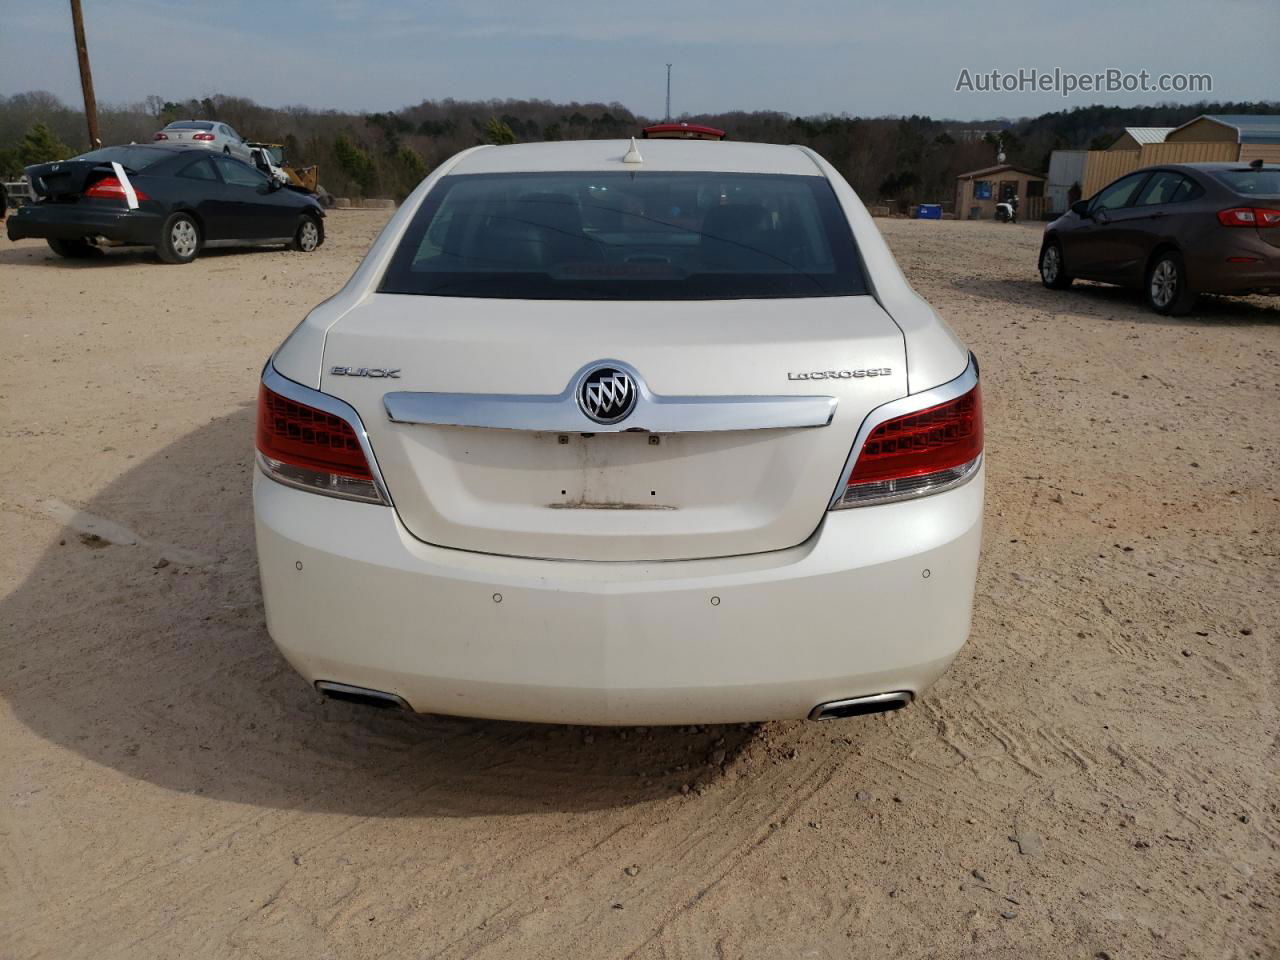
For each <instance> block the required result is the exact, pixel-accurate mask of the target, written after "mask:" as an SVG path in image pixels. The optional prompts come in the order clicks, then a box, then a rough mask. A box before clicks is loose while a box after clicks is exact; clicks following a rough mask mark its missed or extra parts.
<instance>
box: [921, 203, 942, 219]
mask: <svg viewBox="0 0 1280 960" xmlns="http://www.w3.org/2000/svg"><path fill="white" fill-rule="evenodd" d="M916 219H917V220H941V219H942V204H940V203H922V204H920V206H918V207H916Z"/></svg>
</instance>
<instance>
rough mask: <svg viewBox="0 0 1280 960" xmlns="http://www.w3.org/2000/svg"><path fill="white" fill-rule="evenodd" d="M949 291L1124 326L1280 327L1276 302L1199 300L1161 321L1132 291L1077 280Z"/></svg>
mask: <svg viewBox="0 0 1280 960" xmlns="http://www.w3.org/2000/svg"><path fill="white" fill-rule="evenodd" d="M952 286H953V288H954V289H956V290H957V291H961V292H963V293H966V294H968V295H970V296H979V297H983V298H985V299H989V300H993V301H996V302H999V303H1000V304H1001V305H1003V306H1006V307H1007V306H1009V305H1010V304H1011V303H1012V304H1014V305H1015V306H1016V305H1017V304H1025V305H1031V306H1034V307H1035V308H1036V309H1044V310H1052V311H1054V312H1056V313H1063V314H1067V313H1070V314H1088V315H1095V316H1105V317H1109V318H1112V319H1115V320H1125V321H1128V322H1130V323H1153V324H1162V325H1173V326H1185V325H1187V324H1196V323H1203V324H1212V325H1216V326H1254V325H1259V324H1267V325H1275V324H1280V297H1219V296H1213V295H1209V294H1205V295H1202V296H1201V297H1200V298H1199V300H1197V301H1196V306H1195V309H1193V310H1192V311H1191V313H1190V314H1188V315H1187V316H1184V317H1167V316H1164V315H1162V314H1159V313H1156V312H1155V311H1154V310H1152V309H1150V308H1149V307H1148V306H1147V304H1146V302H1145V301H1144V300H1143V298H1142V294H1141V293H1140V292H1139V291H1137V290H1129V289H1126V288H1124V287H1116V286H1111V285H1109V284H1105V283H1091V282H1089V281H1084V280H1077V281H1076V282H1075V283H1074V284H1072V285H1071V286H1070V287H1069V288H1068V289H1066V290H1049V289H1046V288H1045V286H1044V285H1043V284H1042V283H1041V282H1040V281H1039V280H1038V279H1036V278H1034V277H1029V278H1025V279H1024V278H1022V277H1018V278H1015V279H1010V278H1007V277H996V278H991V279H987V278H983V277H965V278H963V279H960V280H956V281H954V282H953V284H952Z"/></svg>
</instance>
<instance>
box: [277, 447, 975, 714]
mask: <svg viewBox="0 0 1280 960" xmlns="http://www.w3.org/2000/svg"><path fill="white" fill-rule="evenodd" d="M983 483H984V480H983V473H982V472H981V471H980V472H979V473H978V475H977V476H976V477H975V478H974V480H973V481H971V482H970V483H968V484H966V485H964V486H962V487H960V488H958V489H956V490H952V491H949V492H947V493H942V494H938V495H936V496H932V497H925V498H922V499H920V500H916V501H906V502H902V503H891V504H885V505H882V506H874V507H863V508H858V509H852V510H843V511H837V512H834V513H829V514H827V516H826V518H825V520H824V521H823V524H822V526H821V527H820V528H819V530H818V531H817V532H816V533H815V534H814V535H813V536H812V537H811V538H810V539H809V540H808V541H806V542H805V543H803V544H801V545H799V546H797V547H793V548H791V549H788V550H781V551H777V552H773V553H767V554H758V555H754V556H742V557H728V558H721V559H708V560H687V561H668V562H659V563H632V562H594V563H593V562H576V561H549V560H530V559H522V558H513V557H500V556H492V555H487V554H477V553H469V552H466V551H459V550H451V549H446V548H441V547H434V546H431V545H428V544H424V543H422V542H421V541H418V540H416V539H414V538H413V537H412V536H411V535H410V534H409V533H408V532H407V531H406V530H405V529H404V527H403V526H402V525H401V524H400V522H399V520H398V518H397V517H396V514H395V511H394V510H392V509H389V508H386V507H379V506H370V505H364V504H359V503H352V502H348V501H342V500H334V499H331V498H327V497H323V496H319V495H317V494H313V493H307V492H303V491H299V490H294V489H291V488H288V487H284V486H282V485H280V484H278V483H276V482H275V481H273V480H270V479H268V478H267V477H265V476H263V475H262V474H260V473H259V474H257V475H256V476H255V480H254V504H255V513H256V530H257V545H258V558H259V565H260V570H261V576H262V586H263V595H264V600H265V604H266V613H267V626H268V629H269V631H270V633H271V636H272V638H273V639H274V640H275V642H276V644H277V646H278V647H279V648H280V650H281V652H282V653H283V654H284V655H285V657H286V658H288V660H289V661H290V662H291V663H292V664H293V665H294V667H295V668H296V669H297V670H298V671H299V672H300V673H301V674H302V675H303V676H304V677H305V678H306V679H308V680H309V681H312V682H315V681H320V680H326V681H336V682H339V683H345V684H350V685H352V686H357V687H365V688H370V689H374V690H380V691H385V692H387V693H392V694H395V695H397V696H399V697H402V698H403V699H404V700H405V701H407V702H408V703H409V704H410V705H411V706H412V707H413V709H415V710H418V711H422V712H432V713H444V714H455V715H462V716H479V717H490V718H495V719H510V720H525V721H544V722H552V723H589V724H651V725H658V724H672V723H730V722H742V721H750V720H769V719H789V718H802V717H805V716H807V715H808V714H809V712H810V711H811V710H812V709H813V707H814V706H815V705H816V704H818V703H822V702H825V701H829V700H837V699H841V698H846V697H857V696H864V695H871V694H878V693H884V692H887V691H909V692H911V693H913V694H919V693H920V692H921V691H922V690H924V689H925V688H926V687H928V686H929V685H930V684H931V683H932V682H933V681H934V680H936V679H937V678H938V676H939V675H941V673H942V672H943V671H944V670H945V669H946V668H947V666H948V665H949V664H950V663H951V661H952V659H953V658H954V657H955V656H956V654H957V653H958V651H959V650H960V648H961V646H962V645H963V644H964V642H965V639H966V638H967V636H968V632H969V621H970V614H971V609H972V602H973V590H974V582H975V579H976V574H977V563H978V549H979V544H980V540H981V526H982V504H983Z"/></svg>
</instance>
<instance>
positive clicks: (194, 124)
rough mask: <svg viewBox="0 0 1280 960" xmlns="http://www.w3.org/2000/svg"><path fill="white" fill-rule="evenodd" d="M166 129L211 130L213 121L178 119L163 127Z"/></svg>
mask: <svg viewBox="0 0 1280 960" xmlns="http://www.w3.org/2000/svg"><path fill="white" fill-rule="evenodd" d="M165 129H166V130H212V129H213V122H212V121H210V120H178V121H177V122H175V123H171V124H169V125H168V126H167V127H165Z"/></svg>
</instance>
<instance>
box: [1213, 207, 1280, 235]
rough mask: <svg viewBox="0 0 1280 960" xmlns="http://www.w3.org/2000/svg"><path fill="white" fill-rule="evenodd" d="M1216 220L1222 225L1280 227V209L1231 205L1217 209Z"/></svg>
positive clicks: (1260, 228) (1262, 227)
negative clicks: (1227, 207)
mask: <svg viewBox="0 0 1280 960" xmlns="http://www.w3.org/2000/svg"><path fill="white" fill-rule="evenodd" d="M1218 222H1219V223H1221V224H1222V225H1223V226H1224V227H1257V228H1258V229H1259V230H1262V229H1264V228H1267V227H1280V210H1272V209H1270V208H1268V207H1232V208H1231V209H1230V210H1219V211H1218Z"/></svg>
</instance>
